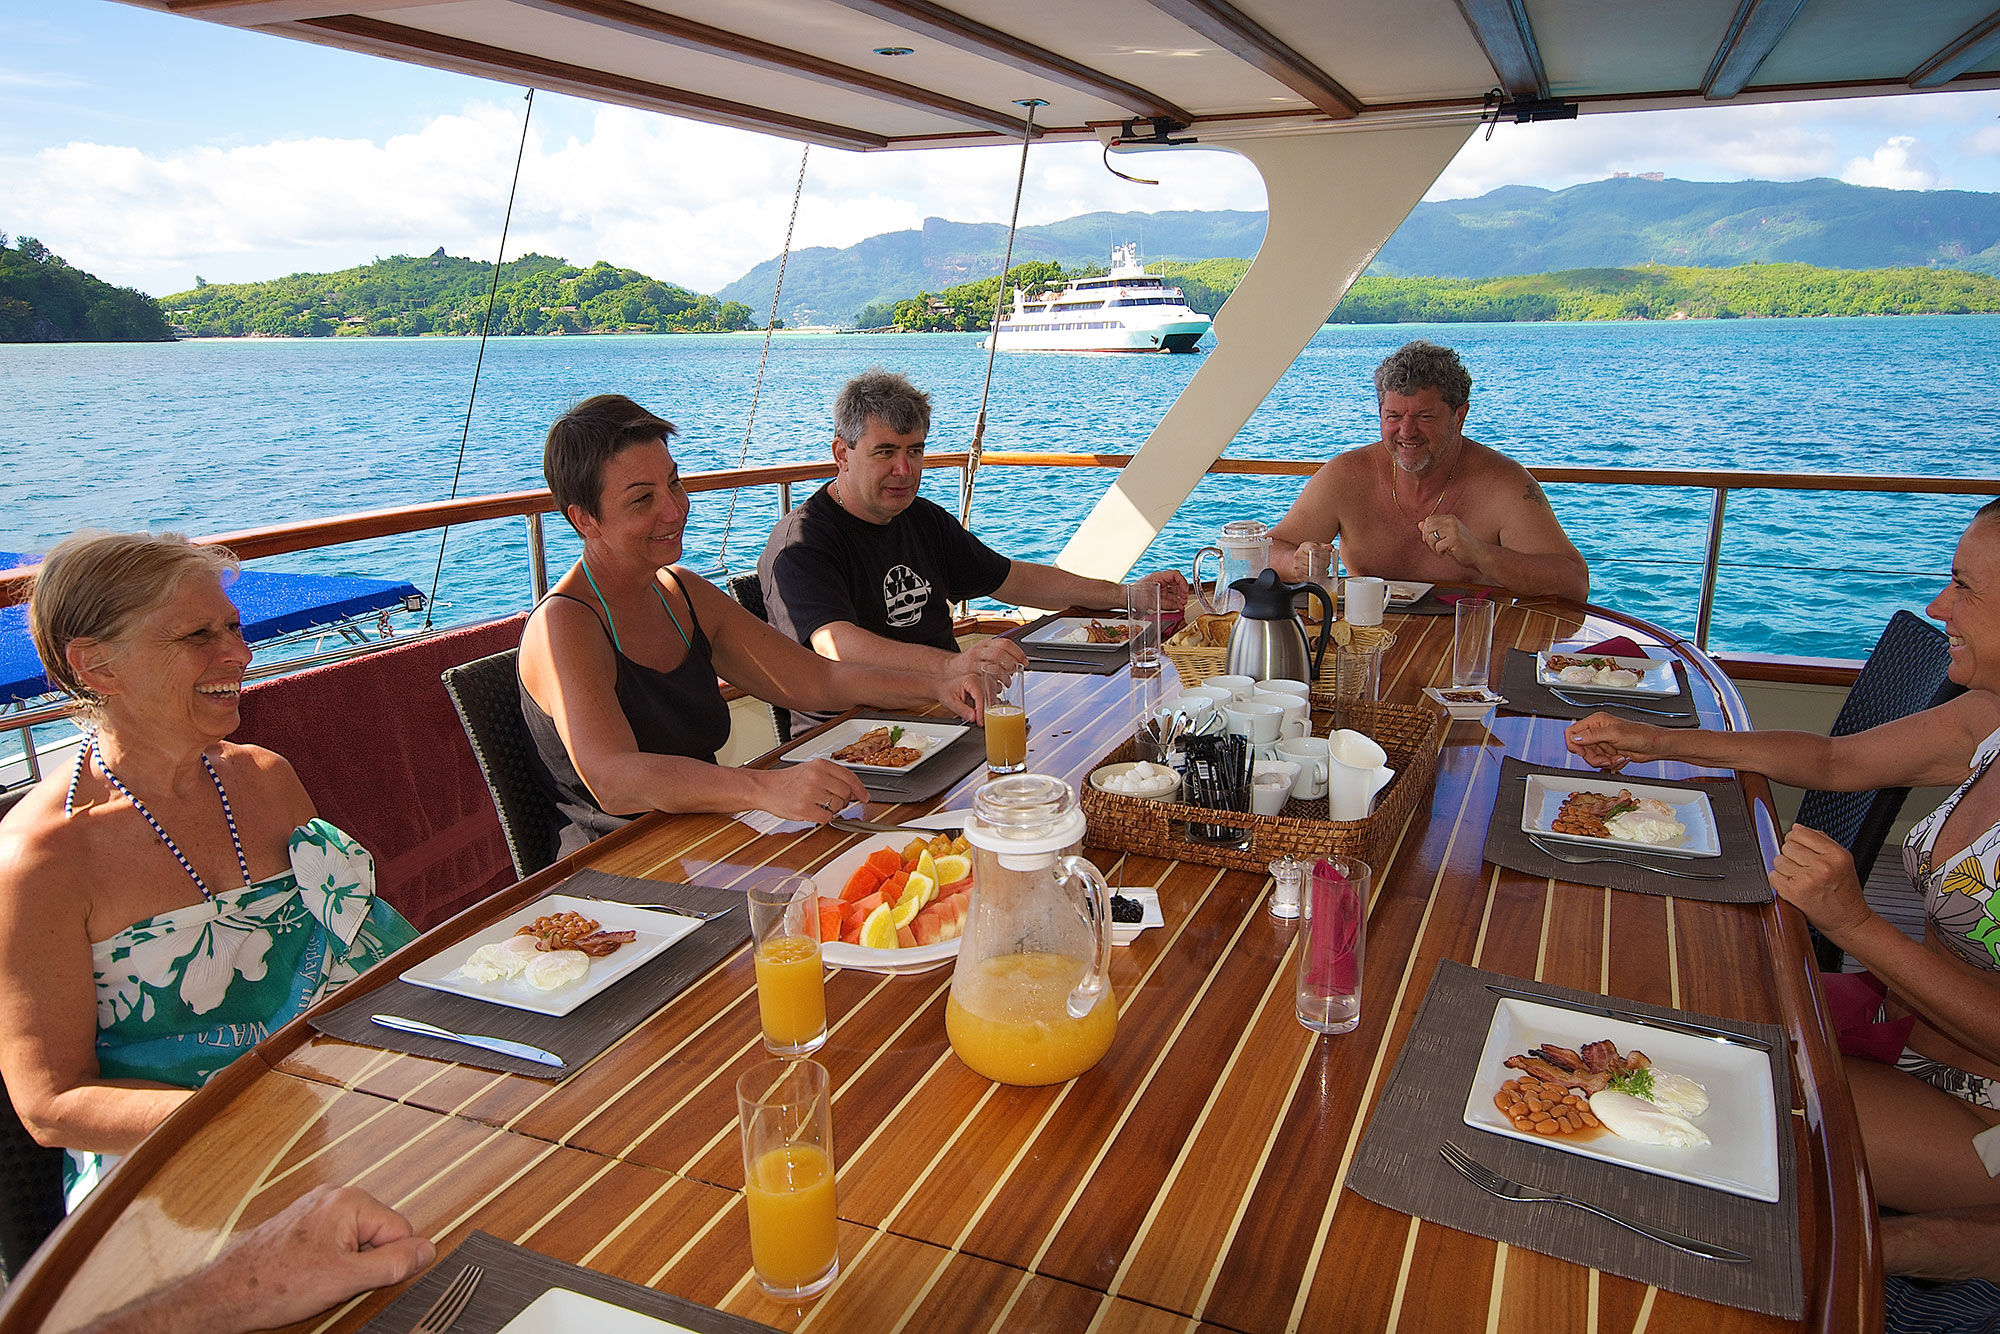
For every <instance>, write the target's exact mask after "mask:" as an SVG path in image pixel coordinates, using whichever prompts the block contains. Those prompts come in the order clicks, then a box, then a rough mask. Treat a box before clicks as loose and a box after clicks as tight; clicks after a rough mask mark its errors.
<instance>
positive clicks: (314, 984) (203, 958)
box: [91, 820, 417, 1088]
mask: <svg viewBox="0 0 2000 1334" xmlns="http://www.w3.org/2000/svg"><path fill="white" fill-rule="evenodd" d="M290 848H291V860H292V867H291V870H289V871H287V872H285V873H283V874H281V875H275V876H272V877H271V878H270V879H268V880H260V881H258V882H257V883H256V884H254V885H246V886H244V887H243V888H241V889H234V890H229V891H227V892H226V893H221V894H217V895H216V896H215V897H214V898H213V899H211V900H206V901H204V902H201V903H196V904H191V905H189V906H188V907H185V908H176V909H174V910H173V911H172V912H167V913H162V914H160V915H159V916H157V917H149V918H147V919H146V920H145V921H142V922H134V923H133V924H132V925H131V926H128V927H126V928H125V929H124V930H123V931H120V932H119V933H118V934H117V935H115V936H113V937H111V939H109V940H102V941H97V942H95V943H94V944H92V946H91V959H92V964H93V967H94V969H95V971H96V975H97V1065H98V1070H99V1071H100V1073H101V1074H103V1075H104V1077H106V1078H109V1079H151V1080H157V1081H158V1082H160V1083H163V1084H175V1085H179V1086H181V1087H183V1088H196V1087H199V1086H200V1085H201V1084H202V1083H203V1082H204V1081H206V1080H207V1079H208V1078H209V1076H211V1075H213V1074H214V1073H215V1072H216V1071H218V1070H220V1069H222V1067H224V1066H225V1065H228V1064H229V1063H230V1062H231V1061H233V1060H235V1059H236V1058H237V1057H238V1056H240V1055H242V1054H243V1053H244V1052H246V1051H248V1050H249V1049H250V1048H252V1047H254V1046H256V1045H257V1043H258V1042H260V1041H262V1040H263V1039H264V1038H265V1037H267V1036H269V1035H270V1033H271V1032H272V1030H274V1029H276V1028H278V1027H280V1026H281V1025H283V1024H285V1023H288V1022H289V1021H291V1020H292V1019H295V1018H297V1017H298V1016H299V1015H300V1014H302V1013H303V1012H304V1011H305V1009H306V1007H308V1006H310V1005H311V1004H312V1003H313V1002H314V1001H316V1000H318V999H319V998H320V997H321V996H324V995H326V994H328V993H329V992H332V991H334V990H336V989H338V988H339V987H341V986H342V985H344V984H346V983H348V982H351V981H353V980H354V979H355V978H356V977H359V976H360V975H361V974H362V972H364V971H365V970H366V969H368V968H369V967H370V966H372V965H373V964H375V963H377V962H379V961H380V960H382V959H383V958H385V957H387V956H388V955H389V954H391V953H393V952H394V951H395V950H397V949H399V948H401V947H402V946H403V945H405V944H407V943H408V942H410V941H412V940H414V939H416V936H417V932H416V928H414V927H412V926H411V925H410V924H409V923H408V922H406V921H404V920H403V916H402V914H400V913H398V912H397V911H396V910H395V909H394V908H392V907H390V906H389V905H388V904H387V903H385V902H383V901H382V900H381V899H378V898H376V897H375V859H374V858H373V857H372V856H370V855H369V853H368V850H367V849H366V848H364V847H362V846H361V845H360V844H359V843H357V842H355V841H354V840H353V839H352V838H349V837H348V836H347V835H346V834H344V833H342V832H341V831H340V830H338V829H336V828H334V826H332V825H330V824H328V823H327V822H326V821H324V820H313V821H311V822H310V823H308V824H303V825H300V826H299V827H298V828H297V829H295V830H293V831H292V837H291V844H290Z"/></svg>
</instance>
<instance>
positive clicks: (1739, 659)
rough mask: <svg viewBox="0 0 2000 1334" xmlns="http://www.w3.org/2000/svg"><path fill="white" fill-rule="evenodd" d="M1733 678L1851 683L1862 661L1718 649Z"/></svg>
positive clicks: (1720, 660)
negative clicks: (1794, 656) (1791, 656)
mask: <svg viewBox="0 0 2000 1334" xmlns="http://www.w3.org/2000/svg"><path fill="white" fill-rule="evenodd" d="M1713 656H1714V658H1715V663H1716V665H1717V666H1718V667H1720V668H1722V670H1723V671H1724V672H1726V673H1728V675H1729V679H1730V680H1732V681H1782V682H1785V683H1787V684H1790V685H1804V686H1840V687H1843V688H1846V687H1850V686H1852V685H1853V684H1854V678H1855V677H1857V676H1859V675H1861V664H1860V663H1858V662H1855V661H1853V660H1852V659H1848V658H1786V657H1780V656H1779V655H1777V654H1775V653H1717V654H1714V655H1713Z"/></svg>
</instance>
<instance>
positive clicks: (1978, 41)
mask: <svg viewBox="0 0 2000 1334" xmlns="http://www.w3.org/2000/svg"><path fill="white" fill-rule="evenodd" d="M1996 50H2000V10H1996V11H1995V12H1993V13H1991V14H1988V15H1987V16H1986V17H1985V18H1983V19H1981V20H1980V21H1979V22H1977V23H1975V24H1973V25H1972V26H1971V27H1970V28H1967V29H1966V30H1965V31H1964V32H1963V33H1961V34H1959V36H1958V38H1957V39H1956V40H1955V41H1953V42H1952V43H1951V45H1949V46H1947V47H1945V48H1944V50H1942V51H1940V52H1938V53H1937V54H1936V55H1934V56H1932V57H1931V58H1930V59H1929V60H1926V61H1925V62H1924V63H1923V64H1921V65H1919V66H1917V68H1916V69H1914V70H1912V71H1911V72H1910V87H1912V88H1937V87H1940V86H1942V85H1944V84H1947V83H1950V82H1951V81H1952V80H1953V79H1955V78H1957V77H1958V76H1959V75H1961V74H1963V73H1965V72H1966V71H1967V70H1969V69H1973V68H1974V67H1976V66H1978V65H1982V64H1984V63H1985V62H1986V59H1987V57H1989V56H1991V55H1992V54H1993V53H1994V51H1996Z"/></svg>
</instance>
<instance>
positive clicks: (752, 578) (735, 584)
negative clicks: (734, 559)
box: [728, 574, 792, 746]
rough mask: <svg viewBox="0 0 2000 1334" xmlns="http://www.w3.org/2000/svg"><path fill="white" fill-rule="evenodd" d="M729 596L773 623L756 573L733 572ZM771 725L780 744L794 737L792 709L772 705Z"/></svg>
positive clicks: (760, 618)
mask: <svg viewBox="0 0 2000 1334" xmlns="http://www.w3.org/2000/svg"><path fill="white" fill-rule="evenodd" d="M728 583H729V596H731V597H733V598H735V599H736V601H737V602H738V603H739V604H740V605H741V606H742V608H743V610H745V611H747V612H749V613H750V614H751V615H752V616H755V617H756V618H757V619H758V620H760V621H762V622H764V623H765V624H766V625H769V624H770V623H771V613H770V611H769V610H768V609H766V607H765V606H764V585H763V584H761V583H759V582H758V580H757V576H756V575H754V574H732V575H730V576H729V581H728ZM770 709H771V725H772V726H773V727H775V728H777V729H778V744H779V745H781V746H782V745H783V744H784V743H785V742H787V741H790V740H791V739H792V711H791V710H790V709H786V708H781V707H779V706H778V705H776V704H772V705H771V706H770Z"/></svg>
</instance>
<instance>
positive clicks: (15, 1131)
mask: <svg viewBox="0 0 2000 1334" xmlns="http://www.w3.org/2000/svg"><path fill="white" fill-rule="evenodd" d="M28 792H29V788H27V787H20V788H16V789H14V790H13V791H11V792H5V793H0V818H4V817H5V816H6V814H7V812H8V811H10V810H12V809H13V808H14V805H15V803H16V802H18V801H20V800H21V798H22V797H25V796H27V795H28ZM0 1190H4V1191H5V1196H4V1200H5V1203H4V1206H0V1281H6V1280H11V1279H12V1278H13V1277H14V1275H16V1274H18V1273H20V1272H21V1269H22V1266H24V1265H26V1264H27V1263H28V1257H29V1256H31V1255H33V1254H34V1253H35V1249H36V1248H37V1247H38V1246H40V1245H41V1244H42V1243H43V1242H44V1241H46V1240H48V1235H49V1233H51V1232H53V1231H55V1230H56V1224H58V1223H60V1222H62V1221H63V1151H62V1150H61V1149H49V1148H44V1147H43V1146H41V1145H40V1144H37V1143H35V1137H34V1136H32V1135H30V1134H29V1133H28V1128H27V1127H26V1126H24V1125H22V1124H21V1118H20V1117H18V1116H16V1115H15V1114H14V1100H13V1099H12V1098H9V1097H8V1096H7V1091H6V1089H5V1088H4V1087H0Z"/></svg>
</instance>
